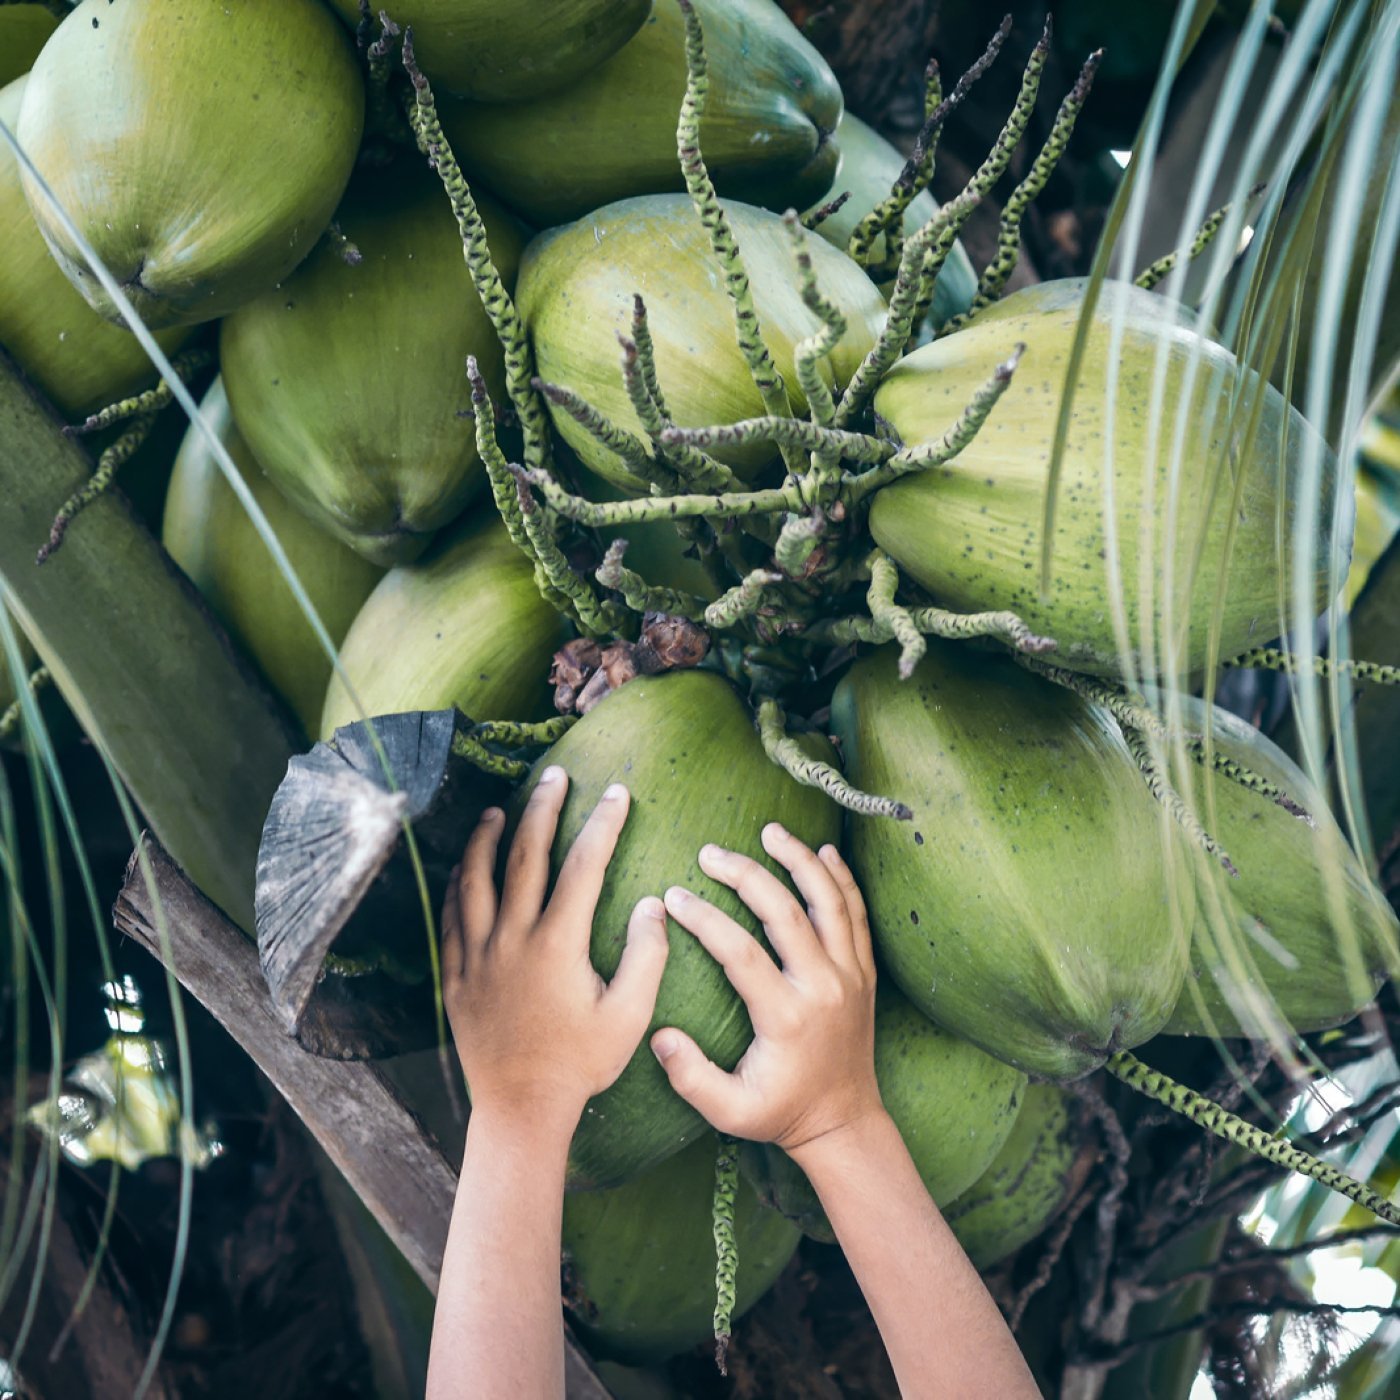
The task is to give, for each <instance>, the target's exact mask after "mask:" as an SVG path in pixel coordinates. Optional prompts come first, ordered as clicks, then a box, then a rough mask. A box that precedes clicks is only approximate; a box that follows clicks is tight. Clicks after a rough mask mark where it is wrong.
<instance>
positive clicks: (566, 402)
mask: <svg viewBox="0 0 1400 1400" xmlns="http://www.w3.org/2000/svg"><path fill="white" fill-rule="evenodd" d="M530 382H531V384H532V385H533V387H534V388H536V389H537V390H539V392H540V393H542V394H543V395H544V396H545V398H547V399H548V400H549V401H550V403H552V404H553V405H554V406H555V407H556V408H562V409H563V410H564V412H565V413H567V414H568V415H569V417H570V418H572V419H573V420H574V422H575V423H577V424H578V425H579V427H580V428H582V429H583V430H584V432H586V433H587V434H588V435H589V436H590V437H591V438H592V439H593V440H594V441H595V442H596V443H598V444H599V445H600V446H602V447H604V448H606V449H607V450H608V451H609V452H611V453H612V454H613V456H614V457H616V458H617V459H618V460H619V461H620V462H621V463H622V465H623V466H624V467H625V468H626V470H627V474H628V475H629V476H633V477H635V478H636V479H637V483H638V485H640V486H642V487H650V486H651V485H653V484H656V485H660V486H670V487H674V485H675V480H674V478H673V477H672V475H671V473H670V471H669V470H667V469H665V468H663V469H662V470H661V472H660V473H658V471H657V465H658V464H657V463H656V462H655V461H654V460H653V459H652V456H651V454H650V453H649V452H648V451H647V449H646V445H645V444H644V443H643V442H642V441H641V439H640V438H638V437H635V436H633V434H631V433H629V432H628V431H627V429H626V428H619V427H618V426H617V425H616V424H615V423H614V422H613V421H612V420H611V419H610V418H608V417H607V416H606V415H605V414H603V413H601V412H600V411H599V410H598V409H596V408H594V407H593V405H592V404H591V403H589V402H588V400H587V399H585V398H583V397H582V396H581V395H579V394H576V393H574V391H573V390H572V389H566V388H564V387H563V385H560V384H550V383H547V382H546V381H545V380H543V379H534V380H531V381H530Z"/></svg>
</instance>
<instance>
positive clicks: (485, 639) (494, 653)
mask: <svg viewBox="0 0 1400 1400" xmlns="http://www.w3.org/2000/svg"><path fill="white" fill-rule="evenodd" d="M567 635H568V634H567V633H566V631H565V628H564V620H563V618H561V617H560V615H559V614H558V613H557V612H556V611H555V610H554V608H553V607H551V606H550V604H549V603H547V602H546V601H545V600H544V598H542V597H541V596H540V591H539V589H538V588H537V587H536V586H535V577H534V572H533V570H532V569H531V567H530V564H529V562H528V561H527V560H526V559H525V557H524V556H523V555H522V554H521V553H520V551H519V550H518V549H517V548H516V547H515V545H514V544H512V543H511V540H510V536H509V535H508V534H507V533H506V529H505V526H504V525H502V524H501V522H500V521H499V520H497V519H496V518H495V517H494V516H492V515H490V514H477V515H471V516H468V517H467V518H466V519H464V520H463V521H461V522H460V524H458V525H457V526H456V527H454V528H453V529H452V530H450V531H448V532H446V533H444V534H443V535H442V536H440V537H439V539H438V540H437V541H436V543H435V544H434V545H433V547H432V549H431V550H429V551H428V553H427V554H425V555H424V556H423V557H422V558H421V559H420V560H418V561H417V562H416V563H413V564H401V565H400V566H399V567H398V568H396V569H391V570H390V571H389V572H388V573H387V574H385V576H384V577H383V578H382V579H381V580H380V582H379V585H378V587H377V588H375V590H374V592H373V593H371V594H370V595H369V597H368V599H366V601H365V605H364V606H363V607H362V608H361V609H360V611H359V613H358V615H357V616H356V618H355V621H354V622H353V623H352V624H351V626H350V630H349V632H347V633H346V635H345V642H344V644H343V645H342V646H341V649H340V663H341V667H342V669H343V671H344V674H345V676H346V677H347V678H348V680H349V685H350V687H351V688H350V689H347V686H346V681H345V680H344V679H342V677H341V674H340V673H339V672H337V673H335V674H334V675H332V677H331V683H330V687H329V688H328V690H327V691H326V700H325V705H324V707H323V709H322V711H321V723H320V738H322V739H329V738H330V737H331V735H333V734H334V733H335V731H336V730H337V729H339V728H340V726H341V725H343V724H351V723H353V722H354V721H355V720H357V719H359V718H361V712H360V710H359V708H358V707H357V706H356V704H355V699H356V697H358V699H359V700H360V702H361V703H362V704H363V705H364V713H365V714H366V715H388V714H400V713H402V712H404V711H407V710H444V709H448V708H450V707H451V706H453V705H455V706H456V707H457V708H458V709H459V710H462V711H464V712H465V713H466V714H468V715H470V716H471V717H472V718H473V719H538V718H541V717H542V716H544V715H546V714H548V713H549V686H548V683H547V678H548V676H549V665H550V660H551V658H552V657H553V655H554V652H555V650H556V649H557V648H558V647H560V646H562V645H563V643H564V642H565V640H566V639H567ZM352 690H353V694H352Z"/></svg>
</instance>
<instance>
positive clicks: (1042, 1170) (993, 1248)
mask: <svg viewBox="0 0 1400 1400" xmlns="http://www.w3.org/2000/svg"><path fill="white" fill-rule="evenodd" d="M1096 1155H1097V1154H1096V1152H1095V1149H1094V1146H1093V1143H1092V1141H1091V1140H1090V1139H1088V1138H1086V1136H1085V1135H1084V1133H1083V1132H1082V1131H1081V1129H1080V1119H1079V1115H1078V1114H1077V1113H1076V1112H1075V1110H1074V1105H1073V1100H1072V1099H1070V1097H1069V1095H1067V1094H1066V1093H1065V1091H1064V1090H1063V1089H1061V1088H1059V1087H1058V1086H1057V1085H1054V1084H1031V1085H1029V1086H1027V1088H1026V1093H1025V1097H1024V1098H1023V1099H1022V1101H1021V1111H1020V1112H1019V1113H1018V1114H1017V1115H1016V1123H1015V1126H1014V1127H1013V1128H1012V1129H1011V1132H1010V1134H1009V1136H1008V1137H1007V1139H1006V1141H1005V1142H1004V1143H1003V1144H1002V1148H1001V1151H1000V1152H998V1153H997V1155H996V1157H995V1158H994V1159H993V1161H992V1164H991V1165H990V1166H989V1167H988V1168H987V1170H986V1171H984V1172H983V1173H982V1175H981V1176H980V1177H978V1179H977V1180H976V1181H975V1182H974V1183H973V1184H972V1186H970V1187H969V1188H968V1189H967V1190H966V1191H964V1192H963V1194H962V1195H961V1196H959V1197H958V1199H957V1200H956V1201H955V1202H954V1203H953V1204H952V1205H951V1206H949V1207H948V1209H947V1210H945V1211H944V1212H943V1218H944V1219H945V1220H946V1221H947V1222H948V1225H949V1226H950V1228H951V1229H952V1231H953V1233H954V1234H955V1235H956V1236H957V1237H958V1243H959V1244H960V1245H962V1247H963V1248H964V1249H965V1250H966V1251H967V1254H968V1257H969V1258H970V1259H971V1260H972V1262H973V1263H974V1264H975V1265H976V1266H977V1267H978V1268H979V1269H989V1268H991V1266H992V1265H993V1264H998V1263H1000V1262H1001V1261H1002V1260H1003V1259H1005V1258H1007V1257H1008V1256H1009V1255H1012V1254H1014V1253H1015V1252H1016V1251H1017V1250H1018V1249H1020V1248H1021V1246H1022V1245H1023V1244H1028V1243H1029V1242H1030V1241H1031V1240H1033V1239H1035V1237H1036V1236H1037V1235H1039V1234H1040V1233H1041V1232H1042V1231H1043V1230H1044V1229H1045V1228H1046V1226H1048V1225H1049V1224H1050V1222H1051V1221H1052V1220H1054V1218H1055V1217H1056V1216H1057V1215H1058V1214H1059V1213H1060V1212H1061V1211H1062V1210H1063V1209H1064V1207H1065V1206H1066V1205H1067V1204H1068V1203H1069V1201H1070V1198H1071V1197H1073V1196H1074V1194H1075V1193H1076V1192H1077V1191H1078V1190H1079V1188H1080V1186H1082V1185H1083V1183H1084V1179H1085V1177H1086V1176H1088V1174H1089V1169H1090V1168H1091V1167H1092V1166H1093V1164H1094V1160H1095V1157H1096Z"/></svg>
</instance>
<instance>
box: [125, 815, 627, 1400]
mask: <svg viewBox="0 0 1400 1400" xmlns="http://www.w3.org/2000/svg"><path fill="white" fill-rule="evenodd" d="M143 857H144V858H145V859H146V860H148V861H149V865H150V878H149V880H148V878H147V874H146V871H145V870H144V869H143V867H142V858H143ZM157 909H158V910H159V912H160V917H161V919H162V921H163V924H164V934H165V936H166V938H168V944H163V939H162V933H161V930H160V929H159V927H158V924H157V913H156V911H157ZM112 916H113V921H114V922H115V924H116V927H117V929H118V930H119V931H120V932H121V933H124V934H127V935H129V936H130V937H132V938H134V939H135V940H136V941H137V942H138V943H140V944H141V946H142V947H144V948H145V949H146V951H147V952H148V953H150V954H151V955H152V956H153V957H155V958H156V959H158V960H159V961H160V962H161V963H163V964H165V965H166V966H168V967H169V968H170V969H171V971H173V972H174V974H175V976H176V977H177V978H178V979H179V981H180V984H181V986H183V987H184V988H185V990H186V991H188V992H190V993H191V994H192V995H193V996H194V997H196V998H197V999H198V1000H199V1002H200V1003H201V1004H202V1005H203V1006H204V1008H205V1009H206V1010H207V1011H209V1012H210V1014H211V1015H213V1016H214V1018H215V1019H216V1020H217V1021H218V1022H219V1023H220V1024H221V1025H222V1026H223V1027H224V1029H225V1030H227V1031H228V1032H229V1034H230V1035H231V1036H233V1038H234V1039H235V1040H236V1041H237V1042H238V1043H239V1045H240V1046H242V1048H243V1049H244V1050H245V1051H246V1052H247V1054H248V1055H249V1056H250V1057H251V1058H252V1060H253V1062H254V1063H255V1064H256V1065H257V1066H258V1068H259V1069H260V1070H262V1072H263V1073H264V1074H265V1075H266V1076H267V1077H268V1079H270V1080H271V1081H272V1084H273V1086H274V1087H275V1088H276V1089H277V1091H278V1093H280V1094H281V1095H282V1096H283V1098H285V1099H286V1100H287V1102H288V1103H289V1104H290V1105H291V1107H292V1109H293V1110H294V1111H295V1112H296V1114H297V1116H298V1117H299V1118H300V1119H301V1120H302V1122H303V1123H305V1124H306V1126H307V1128H308V1129H309V1130H310V1132H311V1135H312V1136H313V1137H314V1138H315V1139H316V1141H317V1142H319V1143H320V1145H321V1147H322V1148H323V1149H324V1150H325V1152H326V1155H327V1156H328V1157H329V1158H330V1159H331V1161H332V1162H334V1163H335V1166H336V1169H337V1170H338V1171H339V1172H340V1173H341V1174H342V1175H343V1176H344V1177H345V1180H346V1181H347V1182H348V1183H349V1185H350V1187H351V1188H352V1189H353V1190H354V1191H355V1193H356V1194H357V1195H358V1196H359V1198H360V1199H361V1200H362V1201H363V1202H364V1203H365V1205H366V1206H367V1207H368V1209H369V1210H370V1211H371V1212H373V1214H374V1217H375V1219H376V1220H378V1221H379V1223H380V1225H382V1226H383V1228H384V1230H385V1233H386V1234H388V1236H389V1238H390V1239H391V1240H393V1242H394V1244H395V1245H396V1246H397V1247H398V1249H399V1250H400V1251H402V1253H403V1255H404V1258H406V1259H407V1260H408V1262H409V1264H410V1265H412V1267H413V1270H414V1272H415V1273H417V1275H418V1276H419V1278H421V1279H422V1280H423V1282H424V1283H426V1284H427V1285H428V1287H429V1288H430V1289H432V1290H433V1291H434V1292H436V1291H437V1285H438V1275H439V1273H440V1272H441V1269H442V1254H443V1248H444V1246H445V1245H446V1243H447V1226H448V1221H449V1219H450V1218H451V1214H452V1199H453V1196H454V1195H455V1194H456V1190H457V1173H456V1172H455V1171H454V1170H453V1168H452V1165H451V1163H449V1162H448V1160H447V1158H446V1157H445V1156H444V1155H443V1151H442V1148H441V1146H439V1144H438V1142H437V1139H436V1138H434V1137H433V1136H432V1134H431V1133H429V1132H428V1131H427V1129H426V1128H424V1127H423V1125H422V1124H421V1123H420V1122H419V1121H418V1119H417V1118H416V1117H415V1116H414V1115H413V1113H412V1112H411V1111H410V1109H409V1108H408V1107H407V1105H405V1104H404V1103H403V1101H402V1100H401V1099H400V1098H399V1097H398V1095H397V1094H396V1093H395V1092H394V1089H393V1088H392V1086H391V1085H390V1084H389V1083H388V1081H387V1080H386V1079H385V1078H384V1077H383V1076H382V1075H381V1074H380V1073H379V1071H378V1070H377V1069H375V1068H374V1066H373V1065H371V1064H368V1063H365V1062H363V1061H343V1060H328V1059H323V1058H321V1057H320V1056H317V1055H313V1054H310V1053H308V1052H307V1051H306V1050H303V1049H302V1048H301V1046H300V1045H298V1044H297V1042H296V1041H295V1040H293V1039H292V1038H291V1037H290V1036H289V1035H288V1034H287V1032H286V1030H285V1029H284V1027H283V1024H282V1021H281V1020H280V1018H279V1017H278V1015H277V1013H276V1012H275V1011H274V1010H273V1007H272V1003H271V1001H270V999H269V997H268V993H267V986H266V984H265V983H264V981H263V978H262V972H261V970H260V968H259V966H258V955H257V950H256V949H255V948H254V947H253V945H252V944H251V943H250V942H249V941H248V940H247V939H246V938H244V937H243V935H242V934H241V933H240V932H239V930H238V929H237V928H236V927H235V926H234V925H233V924H232V923H230V922H229V920H228V919H226V918H225V917H224V916H223V914H221V913H220V912H219V910H217V909H216V908H215V907H214V906H213V905H212V904H211V903H210V902H209V901H208V900H207V899H205V898H204V896H203V895H202V894H200V892H199V891H198V890H197V889H195V887H194V886H193V885H192V884H191V883H190V882H189V880H188V879H186V878H185V876H184V875H183V874H182V873H181V871H180V870H179V868H178V867H177V866H176V865H175V863H174V862H173V861H172V860H171V859H170V857H169V856H168V855H167V854H166V853H165V852H164V851H163V850H162V849H161V848H160V846H159V845H158V844H157V843H156V841H155V840H154V839H153V838H152V837H150V836H149V835H145V836H143V837H142V841H141V845H140V846H139V847H138V848H137V851H136V853H135V854H133V856H132V858H131V862H130V864H129V865H128V866H127V872H126V881H125V883H124V884H123V886H122V890H121V893H120V894H119V895H118V897H117V902H116V905H115V907H114V908H113V911H112ZM167 953H168V956H167ZM564 1359H565V1375H566V1392H567V1395H568V1397H569V1400H609V1395H608V1391H607V1390H606V1389H605V1387H604V1386H603V1384H602V1382H601V1381H600V1380H599V1379H598V1377H597V1375H596V1374H595V1373H594V1371H593V1367H592V1363H591V1362H590V1361H589V1360H588V1357H587V1355H586V1354H585V1353H584V1352H583V1350H582V1349H581V1348H580V1347H579V1345H578V1343H577V1342H576V1341H575V1340H574V1339H573V1337H572V1336H570V1335H569V1334H568V1332H567V1329H566V1332H565V1338H564Z"/></svg>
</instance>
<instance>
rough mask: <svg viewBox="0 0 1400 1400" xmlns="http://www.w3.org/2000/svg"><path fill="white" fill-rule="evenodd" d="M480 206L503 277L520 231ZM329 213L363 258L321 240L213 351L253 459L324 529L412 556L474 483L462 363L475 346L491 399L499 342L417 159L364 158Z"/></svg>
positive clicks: (478, 487)
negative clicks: (366, 162) (351, 257)
mask: <svg viewBox="0 0 1400 1400" xmlns="http://www.w3.org/2000/svg"><path fill="white" fill-rule="evenodd" d="M478 207H479V208H480V209H481V213H482V217H483V219H484V220H485V223H486V230H487V236H488V238H489V240H490V245H491V256H492V261H493V262H494V263H495V265H496V267H497V269H498V270H499V272H500V274H501V276H502V278H503V279H504V280H505V282H506V285H507V287H509V286H510V285H511V284H512V283H513V282H514V280H515V271H516V268H517V266H518V264H519V261H520V248H521V238H520V235H519V233H518V232H517V230H516V227H515V225H514V222H513V221H512V220H511V218H510V216H509V215H507V214H506V213H505V212H504V211H503V210H502V209H500V207H499V206H497V205H496V204H494V203H493V202H492V201H490V200H488V199H485V198H482V199H479V200H478ZM336 221H337V224H338V225H339V227H340V229H341V231H342V232H343V233H344V235H345V237H346V238H347V239H349V240H350V242H351V243H352V244H353V245H354V247H355V248H356V249H357V250H358V252H359V255H360V256H359V260H358V261H357V262H355V263H354V264H353V265H352V264H350V263H349V262H347V260H346V258H345V256H344V255H343V254H342V252H341V250H340V249H339V248H337V247H334V246H332V245H331V244H330V243H329V242H325V243H322V245H321V246H320V247H319V248H317V250H316V251H315V252H314V253H312V255H311V256H310V257H309V258H308V259H307V260H306V262H305V263H303V264H302V266H301V267H299V268H298V269H297V271H296V273H295V274H294V275H293V276H292V277H290V278H288V279H287V280H286V281H285V282H284V283H282V284H281V285H280V286H278V287H277V288H276V289H274V290H272V291H269V292H267V293H266V294H265V295H263V296H260V297H258V298H256V299H254V300H253V301H250V302H248V303H247V304H246V305H244V306H242V307H240V308H239V309H238V310H237V311H235V312H234V313H233V314H232V315H231V316H229V317H228V318H227V319H226V320H225V321H224V323H223V325H222V327H221V328H220V340H219V358H220V363H221V366H222V369H223V373H224V382H225V383H226V384H227V386H228V396H229V401H230V403H231V404H232V405H233V412H234V416H235V418H236V419H237V421H238V426H239V430H240V431H241V432H242V434H243V436H244V438H245V439H246V440H247V442H248V445H249V447H251V448H252V450H253V453H254V455H255V456H256V457H257V459H258V461H259V462H260V463H261V464H262V467H263V470H264V471H266V472H267V474H268V476H269V477H270V478H271V479H272V481H273V482H275V483H276V485H277V486H278V488H279V489H280V490H281V491H282V492H283V494H284V495H286V496H287V498H288V499H289V500H291V501H293V502H295V504H296V505H297V507H298V508H299V509H301V510H302V511H304V512H305V513H306V514H307V515H308V516H309V517H310V518H311V519H312V520H314V521H316V522H317V524H318V525H320V526H321V528H323V529H326V530H329V531H331V532H332V533H333V534H334V535H336V536H337V537H338V538H339V539H341V540H343V541H344V542H345V543H346V544H347V545H349V546H350V547H351V548H352V549H355V550H358V551H359V552H360V553H361V554H363V555H364V556H365V558H367V559H370V560H372V561H373V562H374V563H376V564H382V565H385V566H386V567H387V566H388V565H391V564H402V563H407V562H408V561H409V560H411V559H413V558H415V557H416V556H417V555H419V554H421V553H422V552H423V550H424V549H425V548H426V547H427V545H428V542H429V540H430V538H431V537H432V535H433V532H434V531H436V530H437V529H439V528H440V527H441V526H443V525H445V524H447V523H448V522H449V521H451V520H452V519H454V518H455V517H456V516H457V515H459V514H460V513H461V511H462V509H463V508H464V507H465V506H466V505H468V504H469V503H470V502H471V501H472V500H473V499H474V498H475V497H476V496H477V495H479V494H480V493H481V492H482V491H483V490H484V488H485V485H486V474H485V471H484V470H483V468H482V466H481V463H480V460H479V458H478V456H477V451H476V442H475V438H474V436H473V434H472V433H471V431H470V426H469V425H468V427H467V429H464V427H463V418H464V417H466V416H467V415H468V414H469V413H470V410H471V389H470V386H469V384H468V382H467V377H466V375H465V374H464V373H463V368H462V367H463V364H464V362H465V360H466V357H467V356H468V355H475V356H476V359H477V362H478V364H479V365H480V367H481V370H482V373H483V375H484V376H485V378H486V382H487V384H488V386H489V388H490V391H491V393H492V395H493V397H495V398H497V399H500V398H501V397H502V386H503V366H502V355H501V348H500V344H499V342H498V341H497V339H496V334H495V332H494V331H493V330H492V328H491V322H490V321H489V320H488V319H487V315H486V312H485V310H484V309H483V307H482V305H481V299H480V298H479V297H478V296H477V293H476V289H475V287H474V286H473V285H472V278H471V273H470V271H469V270H468V268H467V266H466V263H465V262H464V261H463V258H462V243H461V238H460V236H459V234H458V231H457V224H456V221H455V220H454V219H453V217H452V211H451V209H450V208H449V207H448V203H447V201H446V200H445V199H444V198H443V194H442V188H441V186H440V185H439V183H438V181H437V179H436V177H435V176H434V175H433V174H432V172H431V171H428V170H427V169H425V168H424V167H423V166H422V164H421V163H420V162H419V161H418V160H416V159H413V160H402V161H400V162H398V163H397V164H396V165H394V166H392V167H390V168H389V169H387V170H385V169H379V168H370V169H367V170H365V171H363V172H362V173H361V174H360V175H359V176H357V178H356V179H355V180H354V181H353V182H352V183H351V186H350V190H349V192H348V194H347V196H346V198H345V200H344V202H343V203H342V204H341V206H340V208H339V209H338V211H337V214H336Z"/></svg>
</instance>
